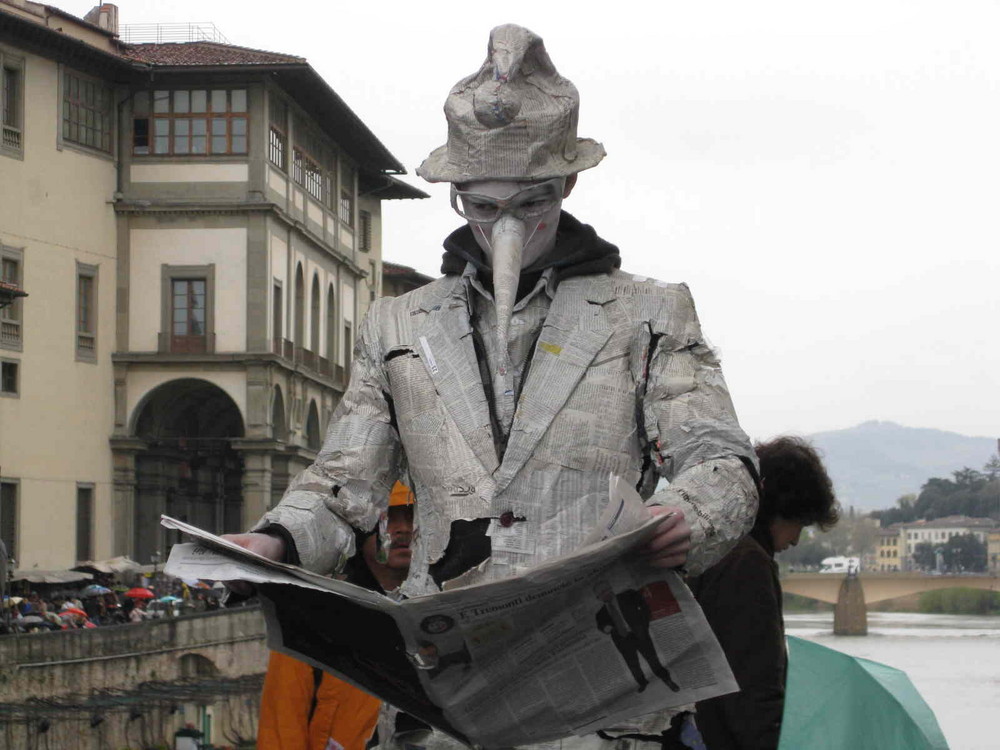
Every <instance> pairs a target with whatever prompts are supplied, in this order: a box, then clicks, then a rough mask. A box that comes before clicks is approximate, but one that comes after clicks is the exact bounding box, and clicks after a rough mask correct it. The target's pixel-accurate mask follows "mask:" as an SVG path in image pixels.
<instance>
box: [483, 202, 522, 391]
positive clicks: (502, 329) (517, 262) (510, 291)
mask: <svg viewBox="0 0 1000 750" xmlns="http://www.w3.org/2000/svg"><path fill="white" fill-rule="evenodd" d="M524 235H525V227H524V222H523V221H521V220H520V219H516V218H515V217H513V216H510V215H507V214H504V215H503V216H501V217H500V218H499V219H498V220H497V222H496V223H495V224H494V225H493V237H492V238H491V242H490V244H491V245H492V246H493V299H494V301H495V303H496V312H497V342H498V343H499V345H500V346H499V350H500V363H499V371H500V372H499V374H500V375H505V374H506V370H507V368H508V367H509V349H508V346H507V343H508V337H509V334H510V317H511V315H512V313H513V311H514V303H515V302H517V282H518V278H519V277H520V275H521V255H522V253H523V252H524Z"/></svg>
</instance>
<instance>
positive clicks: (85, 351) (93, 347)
mask: <svg viewBox="0 0 1000 750" xmlns="http://www.w3.org/2000/svg"><path fill="white" fill-rule="evenodd" d="M76 356H77V358H78V359H85V360H88V361H93V360H95V359H96V358H97V266H88V265H84V264H82V263H78V264H77V270H76Z"/></svg>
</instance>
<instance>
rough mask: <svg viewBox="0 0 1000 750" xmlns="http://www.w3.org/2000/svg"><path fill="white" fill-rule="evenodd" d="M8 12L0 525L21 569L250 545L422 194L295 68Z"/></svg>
mask: <svg viewBox="0 0 1000 750" xmlns="http://www.w3.org/2000/svg"><path fill="white" fill-rule="evenodd" d="M117 32H118V27H117V8H115V6H112V5H107V4H105V5H101V6H98V7H96V8H95V9H94V10H93V11H91V13H90V14H88V15H87V17H86V19H79V18H75V17H73V16H71V15H69V14H66V13H63V12H62V11H59V10H58V9H55V8H53V7H52V6H46V5H42V4H37V3H33V2H29V1H28V0H0V67H2V69H3V79H2V80H3V102H4V114H3V117H4V125H3V127H4V129H3V139H2V148H0V176H2V179H0V205H2V206H3V207H4V210H3V214H2V216H0V255H2V260H3V264H4V265H3V280H4V281H5V282H7V283H9V284H11V285H15V286H18V287H19V288H23V289H25V290H27V291H28V292H29V293H30V296H29V297H27V298H21V299H17V300H15V301H14V302H13V304H11V305H9V306H8V307H6V308H4V309H3V310H2V313H0V314H2V316H3V318H2V321H0V323H2V337H0V366H2V367H3V368H4V369H3V386H4V387H3V390H2V391H0V396H2V397H0V489H2V504H0V531H2V537H0V538H2V539H3V540H4V541H5V542H6V543H7V545H8V547H10V548H11V554H12V556H13V557H14V558H16V560H17V563H16V567H18V568H50V569H51V568H56V569H58V568H66V567H71V566H72V565H74V564H75V563H76V562H78V561H79V560H82V559H101V558H106V557H111V556H114V555H122V554H125V555H130V556H132V557H134V558H135V559H137V560H138V561H139V562H144V563H145V562H150V561H152V560H155V559H157V558H158V557H162V556H163V555H164V554H165V553H166V549H167V548H168V546H169V545H170V544H171V543H172V542H173V541H174V540H173V538H172V537H169V536H168V535H167V533H166V532H165V531H164V530H162V529H161V527H160V526H159V524H158V519H159V515H160V514H161V513H167V514H170V515H174V516H177V517H179V518H182V519H185V520H187V521H189V522H191V523H195V524H197V525H199V526H202V527H204V528H207V529H210V530H213V531H216V532H228V531H236V530H240V529H242V528H245V527H247V526H248V525H249V523H250V522H251V521H252V520H254V519H256V518H257V517H258V516H259V515H260V514H261V513H262V512H263V511H264V510H265V509H266V508H268V507H269V506H270V505H271V504H272V503H274V502H276V501H277V499H278V497H280V494H281V490H282V489H283V488H284V486H285V484H286V483H287V480H288V478H289V477H290V476H291V475H293V474H294V473H296V472H297V471H298V470H300V469H301V468H303V467H305V466H306V465H307V464H308V463H310V462H311V461H312V460H313V458H314V457H315V455H316V451H317V450H318V448H319V446H320V444H321V443H322V435H323V433H324V431H325V429H326V425H327V423H328V421H329V419H330V417H331V415H332V413H333V411H334V409H335V408H336V406H337V404H338V402H339V399H340V397H341V395H342V393H343V390H344V388H345V386H346V383H347V379H348V377H349V372H350V362H351V357H352V349H353V345H354V335H355V331H356V330H357V326H358V323H359V322H360V320H361V318H362V316H363V315H364V314H365V312H366V310H367V307H368V304H369V302H370V301H371V300H372V299H374V298H375V297H376V296H378V295H379V294H380V293H381V290H380V284H381V282H382V275H383V272H382V261H381V255H382V252H381V220H382V218H381V202H382V201H383V200H387V199H407V198H421V197H426V196H425V194H424V193H422V192H421V191H419V190H416V189H415V188H412V187H410V186H408V185H406V184H405V183H404V182H402V181H400V180H398V179H397V178H396V175H400V174H404V173H405V170H404V168H403V166H402V164H400V163H399V161H398V160H397V159H396V158H395V157H394V156H393V155H392V154H391V153H390V152H389V151H388V150H387V149H386V147H385V146H384V145H383V144H382V143H381V142H380V141H379V140H378V138H377V137H376V136H375V135H374V134H373V133H372V132H371V131H370V130H369V128H368V127H367V126H366V125H365V124H364V123H363V122H362V121H361V120H360V119H359V118H358V117H357V116H356V115H355V114H354V113H353V112H352V111H351V110H350V109H349V108H348V107H347V105H346V104H345V103H344V102H343V101H342V100H341V99H340V97H339V96H337V94H336V93H335V92H334V91H333V90H331V89H330V88H329V86H328V85H327V84H326V83H325V81H323V79H322V78H321V77H320V76H319V75H318V74H317V73H316V71H315V70H314V69H313V68H312V67H311V66H310V65H309V64H308V62H307V61H306V60H305V59H303V58H301V57H297V56H293V55H285V54H277V53H270V52H262V51H259V50H253V49H247V48H244V47H238V46H234V45H231V44H226V43H222V42H217V41H198V42H177V43H166V44H160V43H148V44H141V43H140V44H125V43H123V42H122V41H121V40H120V38H119V36H118V33H117Z"/></svg>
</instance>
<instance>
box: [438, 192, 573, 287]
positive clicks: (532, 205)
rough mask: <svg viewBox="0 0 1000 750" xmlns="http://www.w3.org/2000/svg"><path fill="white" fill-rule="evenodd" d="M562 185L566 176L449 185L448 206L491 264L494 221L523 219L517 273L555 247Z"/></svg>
mask: <svg viewBox="0 0 1000 750" xmlns="http://www.w3.org/2000/svg"><path fill="white" fill-rule="evenodd" d="M565 188H566V178H565V177H555V178H553V179H550V180H541V181H539V182H510V181H504V180H483V181H479V182H472V183H467V184H466V185H465V186H464V189H463V190H459V189H458V187H457V186H455V185H452V186H451V205H452V208H454V209H455V211H456V212H457V213H458V215H459V216H461V217H462V218H463V219H465V220H466V221H467V222H468V223H469V228H470V229H471V230H472V235H473V236H474V237H475V238H476V243H477V244H478V245H479V247H480V248H482V250H483V252H484V253H485V254H486V257H487V258H489V260H490V265H493V266H495V265H496V262H497V261H496V258H495V257H494V256H495V250H494V248H495V244H496V243H495V242H494V241H493V235H494V233H495V232H496V231H497V221H498V220H499V219H500V217H501V216H508V217H512V218H515V219H518V220H519V221H521V222H523V225H524V237H523V240H524V244H523V247H522V248H521V263H520V266H519V267H518V269H517V270H518V273H520V271H521V269H524V268H528V267H529V266H531V265H534V264H535V262H537V261H538V260H539V259H541V258H543V257H544V256H545V255H547V254H548V253H549V252H550V251H551V250H552V248H553V247H555V242H556V230H557V229H558V228H559V212H560V211H561V210H562V199H563V191H564V190H565ZM502 228H503V227H501V229H502Z"/></svg>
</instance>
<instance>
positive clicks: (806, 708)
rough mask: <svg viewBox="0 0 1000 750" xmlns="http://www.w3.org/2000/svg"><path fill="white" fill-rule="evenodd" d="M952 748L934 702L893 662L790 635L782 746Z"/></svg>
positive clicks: (787, 749) (788, 749) (782, 749)
mask: <svg viewBox="0 0 1000 750" xmlns="http://www.w3.org/2000/svg"><path fill="white" fill-rule="evenodd" d="M845 747H849V748H852V750H868V749H869V748H870V749H871V750H947V749H948V743H947V741H946V740H945V738H944V734H943V733H942V732H941V728H940V727H939V726H938V723H937V719H936V718H935V717H934V712H933V711H932V710H931V709H930V706H928V705H927V703H926V702H925V701H924V699H923V698H922V697H921V696H920V693H919V692H917V689H916V688H915V687H914V686H913V683H912V682H910V678H909V677H907V676H906V673H905V672H902V671H900V670H898V669H895V668H893V667H889V666H886V665H885V664H879V663H878V662H874V661H869V660H868V659H862V658H860V657H855V656H850V655H849V654H845V653H843V652H841V651H837V650H835V649H832V648H827V647H826V646H820V645H819V644H818V643H812V642H810V641H806V640H803V639H801V638H796V637H794V636H788V681H787V683H786V688H785V714H784V718H783V719H782V725H781V742H780V744H779V745H778V748H779V750H801V748H809V750H840V748H845Z"/></svg>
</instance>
